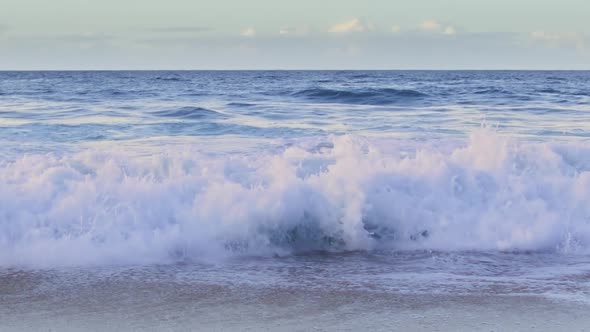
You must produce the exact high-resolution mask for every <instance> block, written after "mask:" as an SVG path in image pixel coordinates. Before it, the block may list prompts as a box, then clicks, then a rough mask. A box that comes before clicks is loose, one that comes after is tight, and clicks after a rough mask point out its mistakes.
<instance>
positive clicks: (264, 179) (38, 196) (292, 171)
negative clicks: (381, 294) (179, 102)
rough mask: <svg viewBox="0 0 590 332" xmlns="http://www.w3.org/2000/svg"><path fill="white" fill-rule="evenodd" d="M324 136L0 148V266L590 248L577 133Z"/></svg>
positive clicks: (588, 202) (589, 205)
mask: <svg viewBox="0 0 590 332" xmlns="http://www.w3.org/2000/svg"><path fill="white" fill-rule="evenodd" d="M319 143H320V144H318V148H316V149H314V148H312V149H307V148H303V147H298V146H292V147H290V148H287V149H286V150H285V151H284V152H280V153H270V152H269V153H260V154H257V155H234V156H232V158H227V156H210V155H204V154H195V153H185V152H183V151H182V150H183V149H179V150H174V149H167V150H166V152H165V153H162V154H155V155H150V156H149V157H145V158H144V157H131V156H129V153H128V152H126V151H117V150H109V151H98V150H91V151H90V150H89V151H85V152H81V153H65V154H63V155H62V156H56V155H45V154H39V155H34V154H33V155H25V156H22V157H20V158H17V159H15V160H13V161H3V162H0V266H14V265H40V266H43V265H50V266H51V265H63V264H66V265H72V264H73V265H76V264H113V263H115V264H116V263H144V262H168V261H176V260H187V259H188V260H192V259H216V258H218V257H226V256H228V255H230V256H231V255H242V254H246V255H275V254H279V255H288V254H292V253H300V252H307V251H315V250H325V251H336V252H338V251H350V250H372V249H379V248H393V249H397V250H406V249H411V250H414V249H433V250H443V251H448V250H509V251H513V250H526V251H528V250H532V251H537V250H540V251H554V252H568V253H576V252H587V251H588V249H589V248H590V226H589V225H588V220H589V218H590V192H589V191H588V188H590V150H589V149H588V148H587V147H584V146H583V145H574V146H554V145H550V144H541V143H524V142H516V141H509V140H506V139H503V138H502V137H499V136H497V135H496V134H494V133H491V132H489V131H487V130H481V131H477V132H474V133H473V134H472V135H471V138H470V140H469V141H467V142H464V143H462V144H459V145H455V143H451V142H449V145H448V146H446V147H445V149H443V150H440V151H439V150H438V149H434V148H432V147H428V145H423V146H420V145H419V144H420V143H417V144H418V146H417V147H416V149H415V151H414V152H413V153H410V154H406V155H397V154H395V153H393V154H392V153H391V152H390V153H385V152H381V149H380V146H381V145H375V144H369V143H366V142H364V140H362V139H356V138H354V137H351V136H341V137H337V138H334V139H331V140H330V142H327V143H322V142H319ZM395 144H396V140H395V139H393V140H390V141H387V142H386V144H385V146H387V147H391V146H392V145H393V146H394V145H395Z"/></svg>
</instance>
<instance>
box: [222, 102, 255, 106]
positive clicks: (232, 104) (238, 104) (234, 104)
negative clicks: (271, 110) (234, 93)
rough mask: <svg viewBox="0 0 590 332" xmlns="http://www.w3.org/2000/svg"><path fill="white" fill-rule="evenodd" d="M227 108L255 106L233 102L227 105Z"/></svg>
mask: <svg viewBox="0 0 590 332" xmlns="http://www.w3.org/2000/svg"><path fill="white" fill-rule="evenodd" d="M227 106H233V107H253V106H256V104H252V103H237V102H233V103H228V104H227Z"/></svg>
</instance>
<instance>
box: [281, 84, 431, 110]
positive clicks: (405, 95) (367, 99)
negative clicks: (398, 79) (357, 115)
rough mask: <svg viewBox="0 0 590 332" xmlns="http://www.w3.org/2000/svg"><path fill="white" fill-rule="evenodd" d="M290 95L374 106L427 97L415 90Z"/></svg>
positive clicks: (315, 91)
mask: <svg viewBox="0 0 590 332" xmlns="http://www.w3.org/2000/svg"><path fill="white" fill-rule="evenodd" d="M292 95H293V96H295V97H299V98H304V99H307V100H311V101H315V102H324V103H340V104H358V105H376V106H379V105H392V104H399V103H407V102H411V101H414V100H416V99H420V98H424V97H426V96H427V95H426V94H424V93H421V92H419V91H415V90H405V89H392V88H382V89H362V90H336V89H326V88H312V89H305V90H301V91H297V92H294V93H292Z"/></svg>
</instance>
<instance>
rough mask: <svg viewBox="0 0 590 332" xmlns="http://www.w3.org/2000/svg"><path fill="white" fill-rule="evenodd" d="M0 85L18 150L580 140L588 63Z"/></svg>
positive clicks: (28, 78) (74, 78) (91, 77)
mask: <svg viewBox="0 0 590 332" xmlns="http://www.w3.org/2000/svg"><path fill="white" fill-rule="evenodd" d="M0 96H1V99H0V100H1V102H0V125H1V126H2V127H1V128H2V131H0V139H1V140H2V141H3V142H7V143H8V142H10V143H12V144H18V145H21V150H26V149H24V147H22V145H27V147H30V148H32V149H39V150H43V149H44V148H46V149H51V147H52V146H54V145H62V144H77V143H84V142H106V141H131V140H140V139H146V138H154V137H157V138H171V137H206V136H216V137H223V136H230V135H232V136H239V137H245V138H255V139H258V138H264V139H272V138H280V139H298V138H301V137H317V136H325V135H329V134H358V135H371V136H391V135H395V136H403V137H409V138H414V139H416V138H420V139H430V138H434V137H446V136H458V137H461V136H465V135H466V133H468V132H469V130H470V129H473V128H477V127H479V126H481V124H482V123H487V124H489V125H492V126H496V127H498V128H499V129H501V130H502V131H503V132H507V133H510V134H514V135H519V136H526V137H529V138H532V139H564V138H568V139H569V138H571V139H580V138H582V139H584V138H587V137H588V135H589V132H588V126H586V125H585V123H587V122H588V120H589V118H588V114H589V113H588V107H589V106H588V104H589V101H590V73H589V72H513V71H506V72H503V71H498V72H496V71H492V72H486V71H478V72H472V71H442V72H438V71H378V72H365V71H337V72H333V71H319V72H318V71H294V72H289V71H287V72H284V71H260V72H258V71H250V72H234V71H227V72H217V71H212V72H207V71H204V72H190V71H188V72H157V71H156V72H3V73H0ZM3 145H4V146H5V147H4V148H3V150H6V145H7V144H3ZM13 148H14V149H16V148H15V147H13ZM58 149H59V148H58Z"/></svg>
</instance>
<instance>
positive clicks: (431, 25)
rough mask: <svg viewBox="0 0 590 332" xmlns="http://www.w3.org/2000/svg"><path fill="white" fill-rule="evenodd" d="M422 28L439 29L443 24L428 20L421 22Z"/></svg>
mask: <svg viewBox="0 0 590 332" xmlns="http://www.w3.org/2000/svg"><path fill="white" fill-rule="evenodd" d="M420 29H422V30H425V31H439V30H440V29H441V25H440V23H438V22H437V21H434V20H428V21H424V22H422V23H421V24H420Z"/></svg>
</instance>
